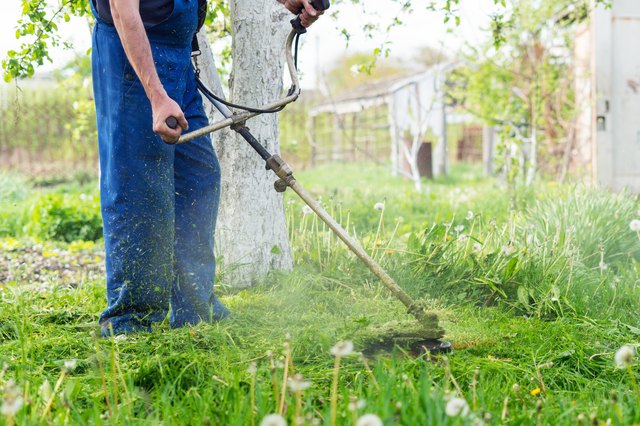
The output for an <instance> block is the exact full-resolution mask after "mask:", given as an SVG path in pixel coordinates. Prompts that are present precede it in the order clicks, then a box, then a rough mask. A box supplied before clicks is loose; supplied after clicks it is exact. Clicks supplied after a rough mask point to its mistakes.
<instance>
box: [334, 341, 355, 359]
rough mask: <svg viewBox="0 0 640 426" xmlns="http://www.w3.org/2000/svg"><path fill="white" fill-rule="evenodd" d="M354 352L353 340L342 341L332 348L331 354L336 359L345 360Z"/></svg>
mask: <svg viewBox="0 0 640 426" xmlns="http://www.w3.org/2000/svg"><path fill="white" fill-rule="evenodd" d="M352 352H353V342H352V341H351V340H344V341H340V342H338V343H336V344H335V346H334V347H332V348H331V354H332V355H333V356H336V357H340V358H343V357H345V356H349V355H351V353H352Z"/></svg>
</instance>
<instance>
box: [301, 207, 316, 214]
mask: <svg viewBox="0 0 640 426" xmlns="http://www.w3.org/2000/svg"><path fill="white" fill-rule="evenodd" d="M311 213H313V209H312V208H311V207H309V206H304V207H302V214H303V215H305V216H306V215H308V214H311Z"/></svg>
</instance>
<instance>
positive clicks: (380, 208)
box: [373, 203, 384, 211]
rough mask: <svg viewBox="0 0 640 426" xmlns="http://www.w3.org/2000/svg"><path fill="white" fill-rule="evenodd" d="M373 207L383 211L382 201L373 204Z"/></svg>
mask: <svg viewBox="0 0 640 426" xmlns="http://www.w3.org/2000/svg"><path fill="white" fill-rule="evenodd" d="M373 208H374V209H376V210H380V211H383V210H384V203H376V204H375V205H374V206H373Z"/></svg>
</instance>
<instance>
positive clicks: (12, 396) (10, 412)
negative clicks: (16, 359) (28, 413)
mask: <svg viewBox="0 0 640 426" xmlns="http://www.w3.org/2000/svg"><path fill="white" fill-rule="evenodd" d="M23 405H24V399H23V398H22V389H20V387H19V386H18V385H16V382H15V381H14V380H13V379H11V380H9V381H8V382H7V384H6V385H5V386H4V389H3V395H2V407H0V414H2V415H3V416H6V417H14V416H15V415H16V414H17V413H18V411H20V409H21V408H22V406H23Z"/></svg>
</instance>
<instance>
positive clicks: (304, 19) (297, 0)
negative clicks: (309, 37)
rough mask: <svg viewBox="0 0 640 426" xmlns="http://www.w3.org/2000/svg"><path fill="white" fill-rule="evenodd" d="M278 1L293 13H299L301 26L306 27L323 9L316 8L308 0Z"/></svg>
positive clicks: (314, 20)
mask: <svg viewBox="0 0 640 426" xmlns="http://www.w3.org/2000/svg"><path fill="white" fill-rule="evenodd" d="M280 3H282V4H283V5H284V7H286V8H287V10H289V12H291V13H293V14H294V15H300V22H301V23H302V26H303V27H305V28H306V27H308V26H310V25H311V24H313V23H314V22H316V21H317V20H318V18H319V17H320V15H322V14H323V13H324V10H316V9H314V7H313V6H311V4H309V0H280Z"/></svg>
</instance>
